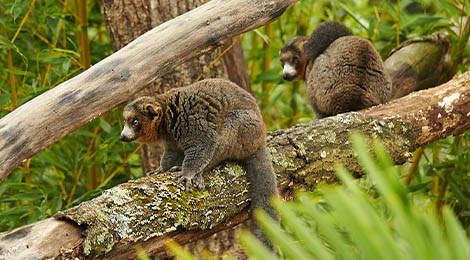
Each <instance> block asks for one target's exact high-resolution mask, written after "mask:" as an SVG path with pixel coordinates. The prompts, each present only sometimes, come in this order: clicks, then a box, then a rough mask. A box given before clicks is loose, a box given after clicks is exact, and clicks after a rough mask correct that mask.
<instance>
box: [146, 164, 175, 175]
mask: <svg viewBox="0 0 470 260" xmlns="http://www.w3.org/2000/svg"><path fill="white" fill-rule="evenodd" d="M166 171H169V172H179V171H181V166H178V165H176V166H173V167H171V168H170V169H169V170H166ZM166 171H165V170H163V169H162V168H161V167H160V168H158V170H155V171H152V172H149V173H147V176H150V175H159V174H162V173H164V172H166Z"/></svg>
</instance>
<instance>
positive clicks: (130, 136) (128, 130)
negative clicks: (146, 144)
mask: <svg viewBox="0 0 470 260" xmlns="http://www.w3.org/2000/svg"><path fill="white" fill-rule="evenodd" d="M121 136H123V137H126V138H127V139H130V140H132V139H134V138H135V134H134V131H132V129H131V128H130V127H128V126H127V124H125V125H124V128H123V129H122V132H121Z"/></svg>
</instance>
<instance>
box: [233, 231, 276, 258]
mask: <svg viewBox="0 0 470 260" xmlns="http://www.w3.org/2000/svg"><path fill="white" fill-rule="evenodd" d="M240 242H241V244H242V245H243V247H245V248H246V251H247V254H248V256H249V257H250V259H253V260H256V259H257V260H265V259H277V258H276V257H275V256H274V255H273V253H271V251H269V250H268V249H267V248H266V247H265V246H264V245H263V243H261V242H260V241H259V240H258V239H257V238H256V237H255V236H254V235H252V234H251V233H250V232H248V231H245V230H243V231H242V233H241V235H240Z"/></svg>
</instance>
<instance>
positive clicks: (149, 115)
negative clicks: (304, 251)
mask: <svg viewBox="0 0 470 260" xmlns="http://www.w3.org/2000/svg"><path fill="white" fill-rule="evenodd" d="M124 121H125V124H124V129H123V130H122V133H121V140H122V141H125V142H130V141H137V142H140V143H154V142H162V143H163V146H164V148H165V152H164V153H163V157H162V159H161V162H160V169H159V170H158V171H157V173H160V172H164V171H167V170H169V169H174V170H176V171H177V173H178V174H179V175H180V176H181V181H184V182H185V183H186V190H187V191H192V183H193V182H194V183H195V184H196V186H197V187H199V188H203V187H204V186H203V179H202V173H203V172H205V171H208V170H210V169H211V168H213V167H214V166H217V165H218V164H219V163H221V162H223V161H225V160H234V161H238V162H240V163H242V165H244V166H245V168H246V172H247V177H248V180H249V182H250V197H251V209H252V210H251V212H253V210H254V209H256V208H261V209H263V210H265V211H266V212H267V213H268V214H270V215H271V216H272V217H273V218H274V219H276V220H277V216H276V214H275V213H274V210H273V208H272V207H271V205H270V204H269V199H270V198H271V197H272V196H273V195H275V194H277V184H276V176H275V174H274V170H273V167H272V163H271V160H270V159H269V157H268V152H267V150H266V127H265V125H264V122H263V118H262V117H261V112H260V109H259V107H258V104H257V103H256V100H255V98H254V97H252V96H251V95H250V94H249V93H248V92H247V91H245V90H243V89H242V88H240V87H238V86H237V85H236V84H234V83H232V82H230V81H227V80H223V79H208V80H203V81H199V82H197V83H194V84H192V85H189V86H186V87H182V88H175V89H172V90H170V91H168V92H166V93H164V94H161V95H158V96H155V97H141V98H138V99H136V100H134V101H133V102H131V103H129V104H128V105H127V106H126V107H125V108H124ZM253 232H254V234H255V235H256V236H257V237H258V238H259V239H260V240H261V241H263V242H264V243H265V244H266V245H268V246H270V244H269V242H268V240H267V239H266V238H265V237H264V236H263V234H262V233H261V231H260V229H259V227H257V226H256V224H255V226H254V227H253Z"/></svg>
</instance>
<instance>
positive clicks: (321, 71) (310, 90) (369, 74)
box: [279, 22, 392, 119]
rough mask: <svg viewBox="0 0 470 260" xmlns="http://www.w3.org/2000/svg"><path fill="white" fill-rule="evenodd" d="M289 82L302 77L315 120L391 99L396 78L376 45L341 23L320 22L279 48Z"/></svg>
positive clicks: (284, 74) (284, 76) (285, 76)
mask: <svg viewBox="0 0 470 260" xmlns="http://www.w3.org/2000/svg"><path fill="white" fill-rule="evenodd" d="M279 56H280V59H281V64H282V66H283V78H284V79H285V80H289V81H291V80H294V79H303V80H305V81H306V83H307V94H308V97H309V101H310V105H311V106H312V109H313V112H314V113H315V118H316V119H320V118H324V117H327V116H333V115H337V114H339V113H344V112H349V111H356V110H360V109H363V108H366V107H371V106H375V105H378V104H383V103H385V102H387V101H389V100H390V99H391V96H392V81H391V79H390V76H389V75H388V74H387V73H386V71H385V68H384V65H383V62H382V59H381V57H380V55H379V54H378V53H377V51H376V50H375V48H374V47H373V46H372V44H371V43H370V42H369V41H368V40H366V39H364V38H361V37H358V36H353V35H352V34H351V32H350V31H349V30H348V28H346V27H345V26H344V25H342V24H340V23H337V22H325V23H323V24H320V25H319V26H318V27H317V28H316V30H315V31H313V33H312V34H311V35H310V37H306V36H298V37H295V38H293V39H292V40H290V41H289V42H287V44H286V45H284V47H282V49H281V51H280V54H279Z"/></svg>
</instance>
